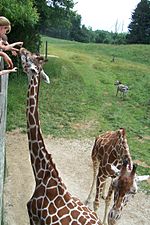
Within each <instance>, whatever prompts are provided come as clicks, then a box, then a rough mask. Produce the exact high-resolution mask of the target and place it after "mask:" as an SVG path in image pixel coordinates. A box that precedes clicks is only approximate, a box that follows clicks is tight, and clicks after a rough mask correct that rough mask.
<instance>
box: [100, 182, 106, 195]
mask: <svg viewBox="0 0 150 225" xmlns="http://www.w3.org/2000/svg"><path fill="white" fill-rule="evenodd" d="M105 191H106V181H105V183H104V185H103V190H102V194H101V197H102V199H105Z"/></svg>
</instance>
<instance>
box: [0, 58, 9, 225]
mask: <svg viewBox="0 0 150 225" xmlns="http://www.w3.org/2000/svg"><path fill="white" fill-rule="evenodd" d="M2 68H3V61H2V58H1V59H0V70H2ZM7 88H8V75H3V76H0V224H2V221H3V191H4V171H5V133H6V117H7Z"/></svg>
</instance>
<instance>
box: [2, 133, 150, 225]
mask: <svg viewBox="0 0 150 225" xmlns="http://www.w3.org/2000/svg"><path fill="white" fill-rule="evenodd" d="M93 143H94V140H82V141H81V140H66V139H53V138H51V137H47V138H45V144H46V146H47V149H48V151H49V152H50V153H52V156H53V159H54V162H55V163H56V166H57V169H58V171H59V173H60V176H61V177H62V179H63V181H64V183H65V184H66V186H67V188H68V190H69V191H70V192H71V193H72V194H73V195H75V196H77V197H79V198H80V199H81V200H82V201H83V202H84V201H85V200H86V198H87V195H88V192H89V189H90V185H91V182H92V163H91V158H90V155H91V149H92V146H93ZM6 167H7V169H6V179H5V186H4V190H5V193H4V217H5V219H4V225H29V219H28V214H27V209H26V203H27V201H28V200H29V199H30V197H31V195H32V191H33V188H34V180H33V173H32V170H31V165H30V161H29V153H28V143H27V136H26V134H21V133H20V131H19V130H16V131H14V132H10V133H7V136H6ZM93 198H94V196H93ZM90 207H91V208H92V204H91V205H90ZM103 212H104V200H101V206H100V210H99V214H98V216H99V217H100V219H101V220H102V218H103ZM137 224H141V225H149V224H150V196H148V195H145V194H144V193H142V192H139V193H137V194H136V196H135V197H134V199H133V200H132V202H129V203H128V205H127V206H126V208H124V210H123V215H122V217H121V219H120V221H119V222H118V225H137Z"/></svg>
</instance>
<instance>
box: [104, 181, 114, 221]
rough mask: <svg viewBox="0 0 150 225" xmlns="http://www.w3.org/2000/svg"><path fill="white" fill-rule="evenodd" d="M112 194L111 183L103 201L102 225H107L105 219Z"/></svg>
mask: <svg viewBox="0 0 150 225" xmlns="http://www.w3.org/2000/svg"><path fill="white" fill-rule="evenodd" d="M112 193H113V187H112V183H111V184H110V186H109V190H108V194H107V197H106V199H105V212H104V218H103V224H104V225H107V222H106V218H107V213H108V208H109V205H110V201H111V197H112Z"/></svg>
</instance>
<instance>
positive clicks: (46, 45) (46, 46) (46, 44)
mask: <svg viewBox="0 0 150 225" xmlns="http://www.w3.org/2000/svg"><path fill="white" fill-rule="evenodd" d="M47 48H48V43H47V41H46V42H45V60H47Z"/></svg>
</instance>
